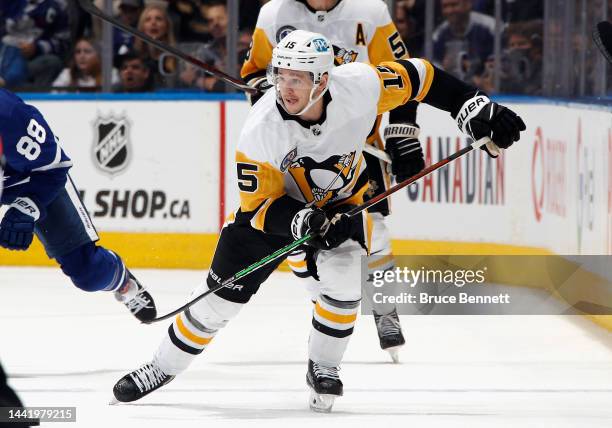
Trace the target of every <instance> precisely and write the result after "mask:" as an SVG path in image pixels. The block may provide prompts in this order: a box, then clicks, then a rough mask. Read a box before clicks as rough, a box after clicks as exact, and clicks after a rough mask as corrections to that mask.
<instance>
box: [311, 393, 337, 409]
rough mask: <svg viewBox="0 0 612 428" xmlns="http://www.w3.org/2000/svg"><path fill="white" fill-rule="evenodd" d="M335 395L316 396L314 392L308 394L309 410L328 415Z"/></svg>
mask: <svg viewBox="0 0 612 428" xmlns="http://www.w3.org/2000/svg"><path fill="white" fill-rule="evenodd" d="M336 397H337V395H332V394H318V393H316V392H314V391H311V392H310V401H309V404H310V410H312V411H313V412H318V413H330V412H331V410H332V406H333V405H334V400H335V399H336Z"/></svg>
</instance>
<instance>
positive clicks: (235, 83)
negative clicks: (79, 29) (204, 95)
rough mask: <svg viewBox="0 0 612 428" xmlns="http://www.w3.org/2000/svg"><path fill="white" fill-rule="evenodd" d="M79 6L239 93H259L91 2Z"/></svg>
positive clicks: (87, 1) (80, 1)
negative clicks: (219, 80) (237, 90)
mask: <svg viewBox="0 0 612 428" xmlns="http://www.w3.org/2000/svg"><path fill="white" fill-rule="evenodd" d="M79 4H80V5H81V7H82V8H83V10H85V11H86V12H87V13H89V14H91V15H93V16H96V17H98V18H100V19H101V20H102V21H106V22H108V23H109V24H111V25H113V26H114V27H117V28H119V29H121V30H123V31H125V32H126V33H130V34H132V35H133V36H135V37H138V38H139V39H141V40H144V41H145V42H147V43H148V44H150V45H153V46H155V47H156V48H157V49H159V50H162V51H164V52H167V53H169V54H171V55H174V56H175V57H177V58H180V59H182V60H183V61H186V62H188V63H190V64H193V65H195V66H196V67H199V68H201V69H202V70H204V71H206V72H207V73H209V74H210V75H212V76H215V77H218V78H219V79H221V80H224V81H225V82H227V83H229V84H230V85H232V86H234V87H235V88H237V89H240V90H241V91H244V92H247V93H249V94H256V93H257V92H259V91H258V90H257V89H255V88H252V87H251V86H248V85H247V84H245V83H244V82H243V81H242V80H240V79H236V78H235V77H232V76H230V75H229V74H226V73H224V72H223V71H221V70H219V69H218V68H215V67H212V66H210V65H208V64H206V63H205V62H203V61H200V60H199V59H197V58H195V57H193V56H191V55H188V54H186V53H185V52H183V51H181V50H179V49H177V48H175V47H174V46H170V45H168V44H166V43H164V42H160V41H159V40H155V39H153V38H152V37H149V36H147V35H146V34H145V33H143V32H142V31H140V30H137V29H136V28H132V27H130V26H129V25H125V24H124V23H123V22H121V21H119V20H118V19H116V18H115V17H113V16H110V15H107V14H106V13H104V12H103V11H101V10H100V9H98V8H97V7H96V6H95V5H94V4H93V2H92V0H79Z"/></svg>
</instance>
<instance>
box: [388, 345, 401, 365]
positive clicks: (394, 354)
mask: <svg viewBox="0 0 612 428" xmlns="http://www.w3.org/2000/svg"><path fill="white" fill-rule="evenodd" d="M400 348H401V346H393V347H391V348H387V349H385V351H387V352H388V353H389V355H390V356H391V359H392V360H393V364H399V363H400V359H399V350H400Z"/></svg>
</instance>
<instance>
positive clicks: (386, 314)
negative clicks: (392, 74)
mask: <svg viewBox="0 0 612 428" xmlns="http://www.w3.org/2000/svg"><path fill="white" fill-rule="evenodd" d="M295 29H301V30H308V31H314V32H318V33H321V34H323V35H325V36H326V37H327V38H328V40H329V41H330V42H331V43H332V46H333V50H334V63H335V65H342V64H349V63H352V62H365V63H371V64H379V63H381V62H383V61H393V60H398V59H408V58H409V55H408V50H407V49H406V45H405V44H404V42H403V40H402V38H401V36H400V34H399V32H398V31H397V28H396V27H395V24H394V23H393V21H392V20H391V17H390V15H389V9H388V7H387V5H386V4H385V3H384V2H383V1H382V0H272V1H270V2H268V3H266V4H265V5H264V6H263V7H262V9H261V12H260V14H259V17H258V20H257V26H256V28H255V31H254V34H253V43H252V46H251V49H250V52H249V56H248V58H247V60H246V61H245V63H244V65H243V66H242V70H241V77H242V78H243V79H244V80H245V81H246V82H248V83H249V84H250V85H251V86H254V87H257V88H259V89H264V90H265V89H266V88H267V87H269V85H268V83H267V79H266V68H267V66H268V64H269V63H270V60H271V59H272V49H273V48H274V46H276V44H277V42H279V41H280V39H281V38H283V37H284V36H286V35H287V34H289V33H290V32H291V31H293V30H295ZM256 99H258V98H256V97H253V96H252V97H251V101H252V102H253V101H255V100H256ZM416 106H417V103H416V102H408V103H406V104H403V105H400V106H398V107H397V108H395V109H393V110H391V112H390V113H389V123H390V124H389V125H388V126H387V127H386V128H385V131H384V134H385V138H384V139H385V144H383V141H382V140H383V139H382V138H381V135H380V133H379V132H378V129H379V128H380V121H381V118H382V116H378V117H377V118H376V120H375V121H374V122H373V123H372V127H371V132H370V133H369V134H368V136H367V143H368V144H371V145H373V146H375V147H377V148H378V149H386V150H387V152H388V153H389V155H390V156H391V159H392V164H391V170H392V172H393V174H394V175H395V177H396V179H397V181H398V182H400V181H403V180H405V179H407V178H409V177H411V176H413V175H414V174H416V173H418V172H420V171H421V170H422V169H423V168H424V166H425V161H424V158H423V150H422V148H421V145H420V143H419V140H418V137H419V132H420V128H419V126H418V125H417V124H416V110H417V108H416ZM364 159H365V161H366V163H367V167H368V178H369V182H370V187H369V188H368V190H367V191H366V193H365V195H364V197H365V199H366V200H367V199H370V198H373V197H375V196H377V195H379V194H380V193H383V192H384V191H386V190H387V189H388V188H389V186H390V185H391V178H390V176H389V173H388V171H387V170H388V166H387V165H386V164H385V162H383V161H381V160H380V159H378V158H376V157H374V156H373V155H371V154H369V153H364ZM368 211H369V213H370V214H371V218H372V222H373V232H372V248H371V253H372V254H373V255H376V256H377V258H376V259H375V261H374V262H372V265H371V266H370V269H371V270H374V269H375V270H381V269H383V270H384V269H392V268H393V266H394V258H393V256H392V250H391V239H390V234H389V231H388V230H387V227H386V225H385V217H386V216H387V215H389V214H390V212H391V207H390V202H389V201H387V200H385V201H383V202H381V203H379V204H376V205H374V206H373V207H371V208H370V209H369V210H368ZM312 255H313V253H312V251H308V248H307V247H305V248H304V249H303V250H301V251H296V252H294V253H293V254H291V255H290V256H289V257H288V258H287V262H288V264H289V267H290V268H291V269H292V271H293V272H294V273H295V274H296V275H297V276H299V277H301V278H305V281H307V282H308V288H309V289H310V290H311V292H313V296H316V294H317V292H318V284H319V283H318V281H316V280H315V279H314V278H313V276H312V274H311V272H310V271H309V269H308V266H312V262H311V261H309V258H312ZM381 256H385V257H381ZM373 289H374V288H373V287H370V288H368V290H373ZM366 298H368V299H369V300H370V303H371V305H372V308H373V312H374V320H375V323H376V329H377V332H378V338H379V342H380V346H381V348H382V349H384V350H386V351H388V352H389V354H390V355H391V357H392V358H393V360H394V361H395V362H397V361H398V349H399V347H401V346H402V345H404V343H405V340H404V336H403V334H402V330H401V326H400V320H399V317H398V315H397V310H396V308H395V305H394V304H391V303H388V302H384V303H376V302H374V299H373V296H367V297H366Z"/></svg>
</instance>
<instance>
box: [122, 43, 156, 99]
mask: <svg viewBox="0 0 612 428" xmlns="http://www.w3.org/2000/svg"><path fill="white" fill-rule="evenodd" d="M119 79H120V81H119V83H118V84H116V85H115V86H113V92H150V91H152V90H153V84H152V78H151V71H150V70H149V65H148V63H147V61H145V60H144V59H143V58H142V57H141V56H139V55H138V53H136V52H135V51H128V52H126V53H125V54H123V55H121V56H120V57H119Z"/></svg>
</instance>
